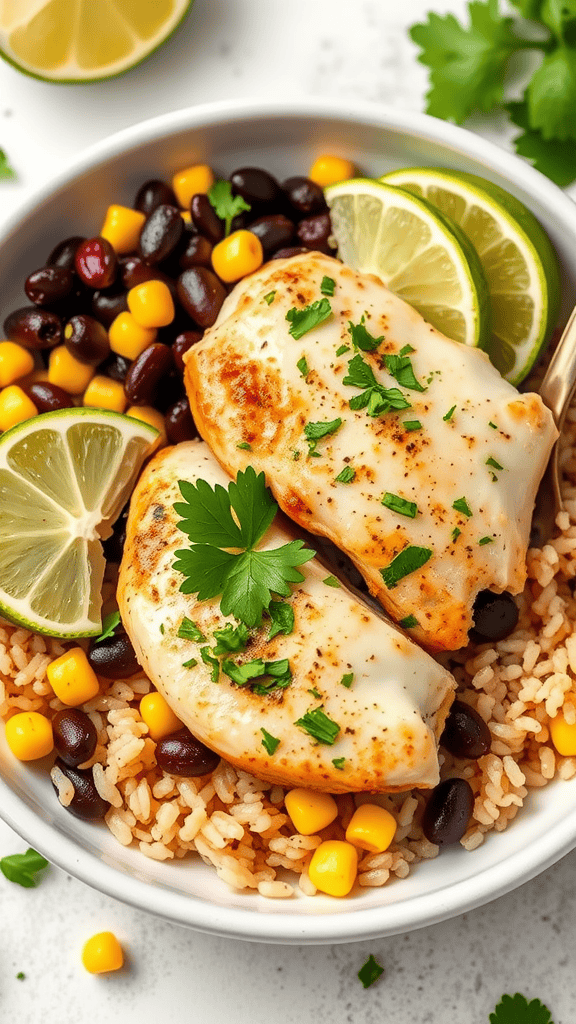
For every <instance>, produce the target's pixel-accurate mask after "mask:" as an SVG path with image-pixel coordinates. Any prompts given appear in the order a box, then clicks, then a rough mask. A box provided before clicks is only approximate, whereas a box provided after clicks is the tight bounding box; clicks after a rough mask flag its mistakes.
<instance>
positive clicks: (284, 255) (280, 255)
mask: <svg viewBox="0 0 576 1024" xmlns="http://www.w3.org/2000/svg"><path fill="white" fill-rule="evenodd" d="M304 252H310V250H309V249H305V248H304V246H303V245H290V246H287V247H285V248H284V249H278V250H277V251H276V252H275V253H274V255H273V256H271V257H270V259H273V260H289V259H290V258H291V257H292V256H301V255H302V253H304Z"/></svg>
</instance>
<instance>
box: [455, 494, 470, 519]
mask: <svg viewBox="0 0 576 1024" xmlns="http://www.w3.org/2000/svg"><path fill="white" fill-rule="evenodd" d="M452 508H453V509H455V511H456V512H462V514H463V515H465V516H468V518H470V516H471V515H472V509H471V508H470V506H469V504H468V502H467V501H466V498H456V501H454V502H452Z"/></svg>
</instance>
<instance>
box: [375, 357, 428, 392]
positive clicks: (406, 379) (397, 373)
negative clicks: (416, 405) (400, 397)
mask: <svg viewBox="0 0 576 1024" xmlns="http://www.w3.org/2000/svg"><path fill="white" fill-rule="evenodd" d="M384 362H385V364H386V369H387V370H388V373H389V374H391V376H392V377H394V379H395V380H397V381H398V383H399V384H400V385H401V386H402V387H403V388H410V390H411V391H426V388H425V387H423V386H422V384H420V382H419V381H417V380H416V375H415V373H414V367H413V366H412V360H411V359H410V357H409V356H407V355H402V354H400V355H398V356H394V355H385V356H384Z"/></svg>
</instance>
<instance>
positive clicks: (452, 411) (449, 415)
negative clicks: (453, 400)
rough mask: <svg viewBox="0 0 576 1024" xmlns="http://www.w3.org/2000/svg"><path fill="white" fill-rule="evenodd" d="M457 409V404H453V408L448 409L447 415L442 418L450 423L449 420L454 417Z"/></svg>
mask: <svg viewBox="0 0 576 1024" xmlns="http://www.w3.org/2000/svg"><path fill="white" fill-rule="evenodd" d="M455 411H456V406H455V405H453V406H452V408H451V409H448V412H447V413H446V415H445V416H443V417H442V419H443V420H444V422H445V423H448V420H451V419H452V417H453V415H454V413H455Z"/></svg>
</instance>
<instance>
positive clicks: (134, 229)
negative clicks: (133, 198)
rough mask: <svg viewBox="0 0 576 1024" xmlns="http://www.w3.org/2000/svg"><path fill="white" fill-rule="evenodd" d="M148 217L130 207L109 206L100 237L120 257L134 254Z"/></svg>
mask: <svg viewBox="0 0 576 1024" xmlns="http://www.w3.org/2000/svg"><path fill="white" fill-rule="evenodd" d="M145 220H146V215H145V214H143V213H141V212H140V210H132V209H131V208H130V207H129V206H117V205H113V206H109V207H108V209H107V210H106V216H105V218H104V224H103V225H102V230H101V231H100V235H101V237H102V238H105V239H106V240H107V241H108V242H110V245H111V246H112V247H113V248H114V249H115V250H116V252H117V253H118V254H119V255H122V254H123V253H127V252H132V251H133V249H135V248H136V246H137V245H138V240H139V238H140V232H141V230H142V227H143V224H144V221H145Z"/></svg>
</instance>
